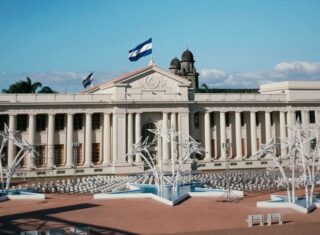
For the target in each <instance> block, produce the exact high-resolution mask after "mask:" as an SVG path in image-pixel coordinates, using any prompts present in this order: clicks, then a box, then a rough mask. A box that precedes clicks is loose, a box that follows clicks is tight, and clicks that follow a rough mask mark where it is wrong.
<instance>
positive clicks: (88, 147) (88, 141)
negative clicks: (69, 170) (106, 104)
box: [75, 113, 92, 167]
mask: <svg viewBox="0 0 320 235" xmlns="http://www.w3.org/2000/svg"><path fill="white" fill-rule="evenodd" d="M84 149H85V161H84V165H85V166H87V167H88V166H90V165H92V114H91V113H86V129H85V146H84ZM75 164H76V163H75Z"/></svg>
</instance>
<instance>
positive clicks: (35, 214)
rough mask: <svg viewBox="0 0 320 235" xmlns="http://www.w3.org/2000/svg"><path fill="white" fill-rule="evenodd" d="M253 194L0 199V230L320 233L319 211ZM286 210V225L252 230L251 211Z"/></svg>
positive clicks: (58, 195)
mask: <svg viewBox="0 0 320 235" xmlns="http://www.w3.org/2000/svg"><path fill="white" fill-rule="evenodd" d="M269 195H270V194H259V195H253V194H252V195H249V196H246V197H245V198H244V199H243V200H241V201H239V202H233V203H223V202H217V201H216V199H214V198H189V199H187V200H186V201H184V202H183V203H181V204H179V205H177V206H174V207H170V206H167V205H165V204H162V203H159V202H157V201H155V200H152V199H117V200H93V198H92V196H91V195H66V194H64V195H62V194H48V195H47V197H48V198H47V199H46V200H45V201H42V202H39V201H25V200H24V201H12V200H11V201H5V202H1V203H0V234H17V233H18V231H21V230H41V231H45V230H47V229H48V228H53V227H63V228H65V230H66V231H68V229H69V228H70V227H71V226H90V227H91V228H92V230H93V231H94V232H93V234H174V233H177V234H189V235H192V234H218V235H220V234H221V235H229V234H249V235H250V234H260V235H263V234H284V233H286V234H304V235H309V234H310V235H312V234H317V235H318V234H320V232H319V231H320V209H316V210H315V211H313V212H312V213H310V214H307V215H304V214H301V213H298V212H296V211H294V210H292V209H260V208H257V207H256V201H260V200H267V199H269V197H270V196H269ZM271 212H282V213H283V214H284V220H285V224H284V225H272V226H263V227H260V226H255V227H253V228H248V227H247V223H246V221H245V220H246V218H247V216H248V215H249V214H261V213H265V214H266V213H271Z"/></svg>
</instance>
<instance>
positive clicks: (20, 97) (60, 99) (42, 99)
mask: <svg viewBox="0 0 320 235" xmlns="http://www.w3.org/2000/svg"><path fill="white" fill-rule="evenodd" d="M112 98H113V95H110V94H1V95H0V103H7V102H8V103H17V102H23V103H29V102H31V103H47V102H57V103H69V102H80V103H86V102H108V101H112Z"/></svg>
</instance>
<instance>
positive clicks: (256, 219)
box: [247, 215, 264, 227]
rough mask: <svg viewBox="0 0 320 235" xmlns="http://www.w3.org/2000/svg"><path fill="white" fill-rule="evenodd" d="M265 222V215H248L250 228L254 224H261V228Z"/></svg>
mask: <svg viewBox="0 0 320 235" xmlns="http://www.w3.org/2000/svg"><path fill="white" fill-rule="evenodd" d="M263 221H264V216H263V215H248V219H247V222H248V227H252V226H253V225H254V224H260V226H263Z"/></svg>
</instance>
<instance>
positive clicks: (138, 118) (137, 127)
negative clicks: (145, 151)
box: [135, 113, 141, 163]
mask: <svg viewBox="0 0 320 235" xmlns="http://www.w3.org/2000/svg"><path fill="white" fill-rule="evenodd" d="M135 135H136V136H135V142H136V143H137V142H138V141H139V139H140V137H141V114H140V113H136V119H135ZM135 162H136V163H139V162H141V157H140V155H139V154H137V155H136V160H135Z"/></svg>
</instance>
